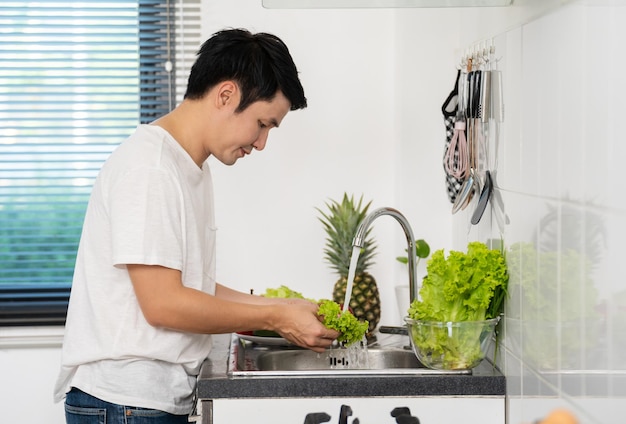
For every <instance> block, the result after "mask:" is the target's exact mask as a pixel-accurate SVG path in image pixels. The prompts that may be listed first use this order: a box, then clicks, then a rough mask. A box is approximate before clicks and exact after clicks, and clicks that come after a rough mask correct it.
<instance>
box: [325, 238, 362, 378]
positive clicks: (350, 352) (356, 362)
mask: <svg viewBox="0 0 626 424" xmlns="http://www.w3.org/2000/svg"><path fill="white" fill-rule="evenodd" d="M360 254H361V248H360V247H359V246H354V247H353V248H352V256H351V257H350V268H349V269H348V279H347V281H346V295H345V297H344V300H343V306H342V312H345V311H347V310H348V308H349V306H350V298H351V297H352V286H353V285H354V277H355V276H356V265H357V262H358V261H359V255H360ZM328 356H329V358H331V363H332V364H333V365H332V366H331V368H348V369H369V361H368V354H367V338H366V337H365V336H363V340H361V341H360V342H356V343H353V344H352V345H350V346H344V345H343V344H341V345H338V346H333V347H331V349H330V352H329V355H328Z"/></svg>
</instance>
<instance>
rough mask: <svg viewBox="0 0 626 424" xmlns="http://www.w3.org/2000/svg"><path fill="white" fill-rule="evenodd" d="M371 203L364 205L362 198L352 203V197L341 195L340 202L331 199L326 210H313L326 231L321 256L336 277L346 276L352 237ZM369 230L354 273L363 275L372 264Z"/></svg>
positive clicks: (372, 242) (373, 251)
mask: <svg viewBox="0 0 626 424" xmlns="http://www.w3.org/2000/svg"><path fill="white" fill-rule="evenodd" d="M371 203H372V202H371V201H370V202H368V203H366V204H364V203H363V196H361V197H360V198H359V200H358V201H355V200H354V196H348V194H347V193H344V195H343V198H342V200H341V202H338V201H336V200H332V199H331V200H329V201H328V202H326V208H327V210H326V211H324V210H321V209H319V208H316V209H317V211H318V212H319V213H320V216H319V217H318V219H319V221H320V222H321V223H322V225H323V226H324V230H325V232H326V245H325V248H324V257H325V259H326V261H327V262H328V263H329V264H330V265H331V267H332V268H333V269H334V270H335V271H337V273H338V274H339V275H340V276H347V275H348V270H349V268H350V258H351V257H352V243H353V240H354V236H355V234H356V231H357V228H358V227H359V224H360V223H361V221H363V219H364V218H365V217H366V216H367V212H368V210H369V208H370V205H371ZM370 231H371V229H369V230H368V231H367V233H366V235H365V236H366V237H365V242H364V244H363V248H362V249H361V252H360V255H359V260H358V262H357V269H356V273H357V274H360V273H363V272H365V271H366V270H367V268H368V267H370V266H371V265H372V263H373V257H374V255H375V250H376V245H375V244H374V241H373V240H372V239H371V237H370Z"/></svg>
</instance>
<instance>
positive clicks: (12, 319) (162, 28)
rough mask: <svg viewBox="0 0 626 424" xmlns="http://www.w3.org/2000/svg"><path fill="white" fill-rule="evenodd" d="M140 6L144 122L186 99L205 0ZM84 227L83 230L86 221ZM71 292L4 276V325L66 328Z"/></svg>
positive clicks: (146, 1)
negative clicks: (187, 84)
mask: <svg viewBox="0 0 626 424" xmlns="http://www.w3.org/2000/svg"><path fill="white" fill-rule="evenodd" d="M76 1H77V2H80V0H76ZM137 5H138V22H137V25H138V40H137V41H138V45H139V63H138V68H139V79H140V81H139V86H140V88H141V89H140V93H139V96H138V99H137V101H138V102H139V111H140V113H139V116H138V120H137V124H143V123H148V122H151V121H153V120H154V119H155V118H157V117H158V116H161V115H163V114H164V113H166V112H167V111H169V110H172V109H173V108H174V107H175V105H176V103H177V100H182V93H184V87H185V85H186V74H187V73H188V68H189V67H190V65H191V63H192V61H193V59H194V57H195V52H196V49H197V47H198V46H199V39H200V13H201V9H200V0H137ZM183 17H184V20H183ZM175 52H178V60H175V59H176V57H175ZM183 74H185V77H183ZM89 191H91V188H90V189H89ZM84 206H85V208H86V202H85V203H84ZM83 216H84V213H83ZM78 224H79V225H80V226H81V227H82V217H81V222H80V223H78ZM0 225H2V224H1V223H0ZM9 248H10V246H9ZM77 248H78V240H76V250H77ZM70 292H71V277H70V281H67V282H62V283H59V282H49V283H2V282H1V276H0V327H15V326H58V325H63V324H64V323H65V317H66V314H67V307H68V303H69V297H70Z"/></svg>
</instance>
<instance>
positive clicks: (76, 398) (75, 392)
mask: <svg viewBox="0 0 626 424" xmlns="http://www.w3.org/2000/svg"><path fill="white" fill-rule="evenodd" d="M65 421H66V423H67V424H187V423H188V422H189V417H188V416H187V415H174V414H169V413H167V412H163V411H157V410H156V409H147V408H136V407H132V406H123V405H116V404H114V403H109V402H105V401H103V400H100V399H98V398H95V397H93V396H91V395H90V394H87V393H85V392H83V391H81V390H79V389H77V388H75V387H72V390H70V392H69V393H68V394H67V396H66V398H65Z"/></svg>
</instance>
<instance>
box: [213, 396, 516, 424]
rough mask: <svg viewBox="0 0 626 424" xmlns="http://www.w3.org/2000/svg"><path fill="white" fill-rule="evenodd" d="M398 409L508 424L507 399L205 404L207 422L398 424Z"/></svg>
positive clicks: (424, 418) (435, 420) (436, 422)
mask: <svg viewBox="0 0 626 424" xmlns="http://www.w3.org/2000/svg"><path fill="white" fill-rule="evenodd" d="M342 407H343V408H344V409H343V411H344V412H345V411H347V410H349V411H351V415H350V416H349V417H347V419H346V418H345V413H344V417H343V419H342V418H341V415H342V414H341V411H342ZM398 408H407V409H398ZM394 410H395V411H396V414H397V412H398V411H405V414H406V411H409V412H410V416H413V417H417V418H418V419H419V423H420V424H459V423H463V424H504V417H505V400H504V396H493V397H482V396H481V397H470V396H462V397H439V396H437V397H409V398H407V397H364V398H264V399H250V398H246V399H215V400H212V401H203V402H202V424H234V423H237V424H247V423H250V424H252V423H254V424H316V423H322V422H328V423H330V424H357V423H358V424H396V422H397V421H396V419H395V418H394V417H393V416H392V411H394ZM313 414H315V415H313ZM307 416H308V420H307ZM322 419H325V421H321V420H322ZM413 421H414V420H413ZM405 422H410V421H405Z"/></svg>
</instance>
